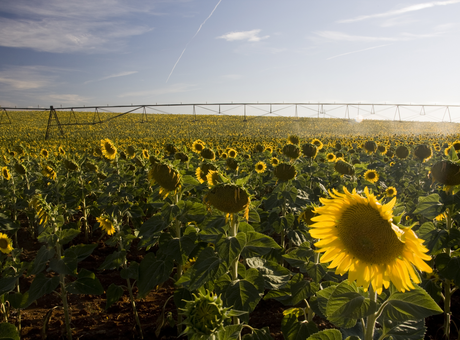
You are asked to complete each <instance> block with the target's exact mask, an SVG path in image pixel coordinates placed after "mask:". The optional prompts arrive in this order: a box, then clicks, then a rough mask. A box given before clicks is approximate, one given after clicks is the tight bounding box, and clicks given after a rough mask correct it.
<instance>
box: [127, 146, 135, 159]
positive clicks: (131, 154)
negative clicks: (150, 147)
mask: <svg viewBox="0 0 460 340" xmlns="http://www.w3.org/2000/svg"><path fill="white" fill-rule="evenodd" d="M126 153H127V154H128V156H129V158H134V156H136V148H135V147H134V146H132V145H130V146H128V148H127V149H126Z"/></svg>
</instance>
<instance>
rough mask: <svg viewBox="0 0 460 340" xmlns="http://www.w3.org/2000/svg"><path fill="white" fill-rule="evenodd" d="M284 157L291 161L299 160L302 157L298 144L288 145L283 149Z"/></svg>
mask: <svg viewBox="0 0 460 340" xmlns="http://www.w3.org/2000/svg"><path fill="white" fill-rule="evenodd" d="M283 155H285V156H286V157H288V158H290V159H297V158H299V157H300V148H299V147H298V146H297V145H296V144H286V145H285V146H284V147H283Z"/></svg>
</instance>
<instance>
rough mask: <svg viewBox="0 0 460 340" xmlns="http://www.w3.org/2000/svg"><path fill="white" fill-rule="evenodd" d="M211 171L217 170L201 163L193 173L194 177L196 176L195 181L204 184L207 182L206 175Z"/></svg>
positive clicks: (210, 165)
mask: <svg viewBox="0 0 460 340" xmlns="http://www.w3.org/2000/svg"><path fill="white" fill-rule="evenodd" d="M211 170H214V171H215V170H217V168H216V167H215V166H214V165H212V164H210V163H203V164H201V167H198V168H196V171H195V176H196V179H197V180H198V181H199V182H200V183H204V182H206V181H207V175H208V173H209V171H211Z"/></svg>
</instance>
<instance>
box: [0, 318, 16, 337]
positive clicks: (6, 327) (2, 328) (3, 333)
mask: <svg viewBox="0 0 460 340" xmlns="http://www.w3.org/2000/svg"><path fill="white" fill-rule="evenodd" d="M20 339H21V338H20V336H19V332H18V330H17V328H16V326H15V325H13V324H11V323H4V322H2V323H0V340H20Z"/></svg>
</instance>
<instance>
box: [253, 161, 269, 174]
mask: <svg viewBox="0 0 460 340" xmlns="http://www.w3.org/2000/svg"><path fill="white" fill-rule="evenodd" d="M254 168H255V170H256V172H257V173H258V174H262V173H264V172H265V170H266V169H267V164H265V163H264V162H262V161H260V162H257V163H256V165H255V166H254Z"/></svg>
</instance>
